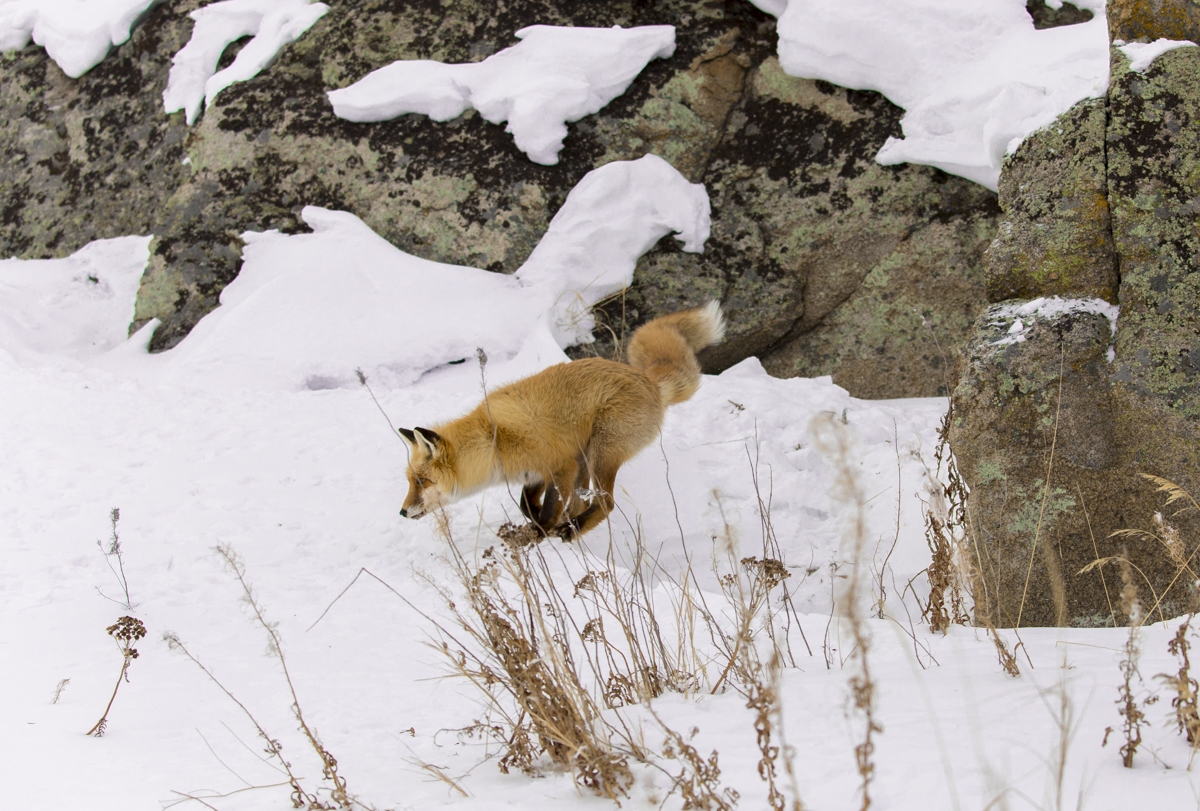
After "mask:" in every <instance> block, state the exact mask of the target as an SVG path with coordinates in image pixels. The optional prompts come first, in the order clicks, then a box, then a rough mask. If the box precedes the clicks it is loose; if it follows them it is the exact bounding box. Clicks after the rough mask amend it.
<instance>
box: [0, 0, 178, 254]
mask: <svg viewBox="0 0 1200 811" xmlns="http://www.w3.org/2000/svg"><path fill="white" fill-rule="evenodd" d="M170 5H171V6H172V8H171V9H170V10H168V9H167V8H166V4H163V5H160V6H158V7H157V8H156V9H154V10H153V11H152V12H151V13H150V15H149V16H148V17H147V19H146V20H145V22H143V24H142V25H140V26H139V27H138V28H136V29H135V30H134V32H133V35H132V36H131V37H130V39H129V41H128V42H126V43H125V44H124V45H123V46H121V48H120V49H118V50H117V51H116V52H114V53H113V54H111V55H110V56H109V57H108V58H107V59H105V60H104V61H103V62H101V63H100V64H99V65H98V66H97V67H95V68H93V69H92V70H91V71H89V72H88V73H86V74H84V75H83V77H82V78H80V79H71V78H69V77H67V76H66V74H64V73H63V72H62V70H60V69H59V67H58V65H56V64H55V63H54V62H53V61H51V60H50V59H49V58H48V57H47V56H46V53H45V51H44V50H42V49H41V48H40V47H37V46H30V47H27V48H25V49H23V50H21V51H16V52H10V53H7V54H3V55H0V71H2V74H3V81H2V82H0V149H2V150H3V161H2V163H0V255H3V256H5V257H9V256H19V257H22V258H37V257H50V256H66V255H69V254H71V253H73V252H74V251H76V250H78V249H79V248H82V247H83V246H84V245H85V244H87V243H88V242H90V241H92V240H95V239H105V238H111V237H119V236H126V235H130V234H140V235H145V234H150V233H154V232H155V230H156V227H157V226H158V222H159V214H160V213H161V211H162V206H163V203H164V202H165V201H166V200H167V198H168V197H170V195H171V194H172V193H174V191H175V189H177V188H178V187H179V186H180V185H181V184H182V183H183V182H184V179H185V178H186V176H187V169H186V167H184V166H183V159H184V157H185V150H184V139H185V137H186V136H187V128H186V127H184V126H183V123H182V120H180V121H174V120H172V119H169V118H167V117H166V116H164V115H163V114H162V91H163V89H164V88H165V87H166V81H167V71H168V70H169V68H170V65H171V55H172V54H174V53H175V51H177V50H178V49H179V48H182V47H183V45H184V44H185V43H186V42H187V39H188V35H189V26H188V24H185V22H184V20H186V19H187V18H186V13H187V12H188V11H190V10H191V9H193V8H195V7H196V6H197V5H199V0H190V1H189V2H180V3H172V4H170ZM181 18H182V19H181Z"/></svg>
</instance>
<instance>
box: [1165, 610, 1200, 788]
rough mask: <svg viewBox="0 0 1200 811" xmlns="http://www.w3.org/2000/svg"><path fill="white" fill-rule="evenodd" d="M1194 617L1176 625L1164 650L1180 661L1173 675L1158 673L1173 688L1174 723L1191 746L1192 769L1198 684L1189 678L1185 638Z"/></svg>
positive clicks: (1199, 739)
mask: <svg viewBox="0 0 1200 811" xmlns="http://www.w3.org/2000/svg"><path fill="white" fill-rule="evenodd" d="M1194 616H1195V615H1192V616H1190V617H1188V618H1187V621H1185V622H1184V623H1183V624H1182V625H1180V626H1179V630H1177V631H1176V632H1175V636H1174V637H1173V638H1172V639H1171V641H1170V642H1168V643H1167V650H1168V651H1169V652H1170V653H1171V655H1173V656H1175V657H1177V658H1178V659H1179V660H1180V665H1179V671H1178V672H1177V673H1175V674H1174V675H1170V674H1166V673H1160V674H1159V676H1158V678H1160V679H1162V680H1163V682H1165V683H1166V685H1167V686H1168V687H1170V688H1171V689H1172V690H1174V691H1175V697H1174V698H1172V699H1171V708H1172V709H1173V710H1174V713H1175V723H1176V726H1177V728H1178V729H1179V732H1180V734H1181V735H1184V736H1186V737H1187V741H1188V743H1190V744H1191V745H1192V751H1191V754H1190V755H1189V756H1188V768H1189V769H1191V768H1192V761H1193V760H1194V759H1195V757H1196V750H1197V749H1200V707H1198V702H1200V695H1198V694H1200V684H1197V683H1196V680H1195V679H1194V678H1192V674H1191V661H1190V659H1189V652H1190V645H1189V643H1188V640H1187V632H1188V631H1189V630H1190V628H1191V624H1192V619H1193V618H1194Z"/></svg>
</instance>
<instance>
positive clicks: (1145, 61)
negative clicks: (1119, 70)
mask: <svg viewBox="0 0 1200 811" xmlns="http://www.w3.org/2000/svg"><path fill="white" fill-rule="evenodd" d="M1113 44H1114V45H1116V46H1117V48H1118V50H1120V51H1121V53H1123V54H1125V56H1127V57H1128V58H1129V69H1130V70H1132V71H1136V72H1138V73H1145V72H1146V71H1147V70H1148V69H1149V68H1150V64H1151V63H1152V62H1153V61H1154V60H1155V59H1157V58H1158V57H1159V56H1161V55H1162V54H1165V53H1166V52H1167V51H1173V50H1175V49H1176V48H1195V47H1196V43H1194V42H1190V41H1188V40H1186V39H1184V40H1178V39H1156V40H1154V42H1128V43H1126V42H1114V43H1113Z"/></svg>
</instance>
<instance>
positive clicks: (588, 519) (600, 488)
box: [554, 459, 624, 540]
mask: <svg viewBox="0 0 1200 811" xmlns="http://www.w3.org/2000/svg"><path fill="white" fill-rule="evenodd" d="M623 461H624V460H621V461H612V460H604V459H601V460H599V461H597V462H596V463H595V465H593V467H592V471H591V476H589V477H588V478H589V479H590V480H591V482H592V503H591V504H589V505H588V506H587V507H586V508H585V509H584V510H582V511H581V512H580V513H579V514H578V515H574V516H570V517H568V518H567V519H566V520H565V521H563V523H562V524H560V525H559V526H557V527H555V528H554V534H555V535H558V536H559V537H561V538H562V539H563V540H571V539H572V538H576V537H578V536H580V535H582V534H584V533H585V532H588V531H590V530H592V529H595V528H596V526H597V525H599V523H600V522H601V521H603V520H604V519H605V518H607V517H608V514H609V513H610V512H612V510H613V506H614V505H615V504H616V502H615V501H614V500H613V496H612V494H613V487H614V486H615V485H616V483H617V471H618V470H620V468H621V463H622V462H623ZM581 478H582V476H581ZM585 484H586V482H585Z"/></svg>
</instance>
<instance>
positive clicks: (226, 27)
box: [163, 0, 329, 125]
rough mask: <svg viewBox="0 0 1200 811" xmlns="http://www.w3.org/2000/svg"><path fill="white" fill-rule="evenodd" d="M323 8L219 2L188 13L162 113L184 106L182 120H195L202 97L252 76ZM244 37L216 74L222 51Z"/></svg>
mask: <svg viewBox="0 0 1200 811" xmlns="http://www.w3.org/2000/svg"><path fill="white" fill-rule="evenodd" d="M328 10H329V6H327V5H325V4H324V3H313V2H312V1H311V0H224V2H220V3H212V4H210V5H207V6H204V7H203V8H198V9H196V10H195V11H193V12H191V14H190V15H188V16H190V17H191V18H192V19H193V20H195V21H196V24H195V27H194V28H193V29H192V36H191V38H190V39H189V40H188V44H187V45H185V46H183V48H181V49H180V50H179V52H178V53H176V54H175V57H174V58H173V59H172V60H171V72H170V75H169V76H168V78H167V89H166V90H164V91H163V106H164V107H165V108H166V111H167V112H168V113H173V112H176V111H177V110H184V111H185V113H186V116H187V123H188V124H189V125H190V124H192V123H194V122H195V121H196V119H197V118H198V117H199V115H200V111H201V110H202V108H203V107H204V105H205V103H206V102H207V101H209V100H211V99H213V98H216V95H217V94H218V93H220V92H221V91H222V90H224V89H225V88H226V87H229V85H231V84H233V83H234V82H244V81H246V80H247V79H252V78H254V77H255V76H257V75H258V74H259V72H260V71H261V70H262V69H263V68H265V67H266V66H267V65H269V64H270V63H271V62H272V61H273V60H274V59H275V56H276V54H278V53H279V51H280V49H282V48H283V47H284V46H285V45H288V44H290V43H292V42H295V41H296V40H297V39H299V38H300V36H301V35H302V34H303V33H304V32H305V31H307V30H308V29H309V28H311V27H312V25H313V23H315V22H316V21H317V20H319V19H321V17H323V16H324V15H325V12H327V11H328ZM243 37H253V39H251V40H250V41H249V42H248V43H246V45H245V47H243V48H242V49H241V50H240V51H238V55H237V56H236V57H235V58H234V60H233V63H232V64H231V65H230V66H229V67H227V68H225V69H224V70H221V71H219V72H218V71H217V63H218V62H219V61H220V60H221V54H223V53H224V52H225V49H226V48H227V47H229V46H230V45H231V44H233V43H234V42H236V41H237V40H239V39H241V38H243Z"/></svg>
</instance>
